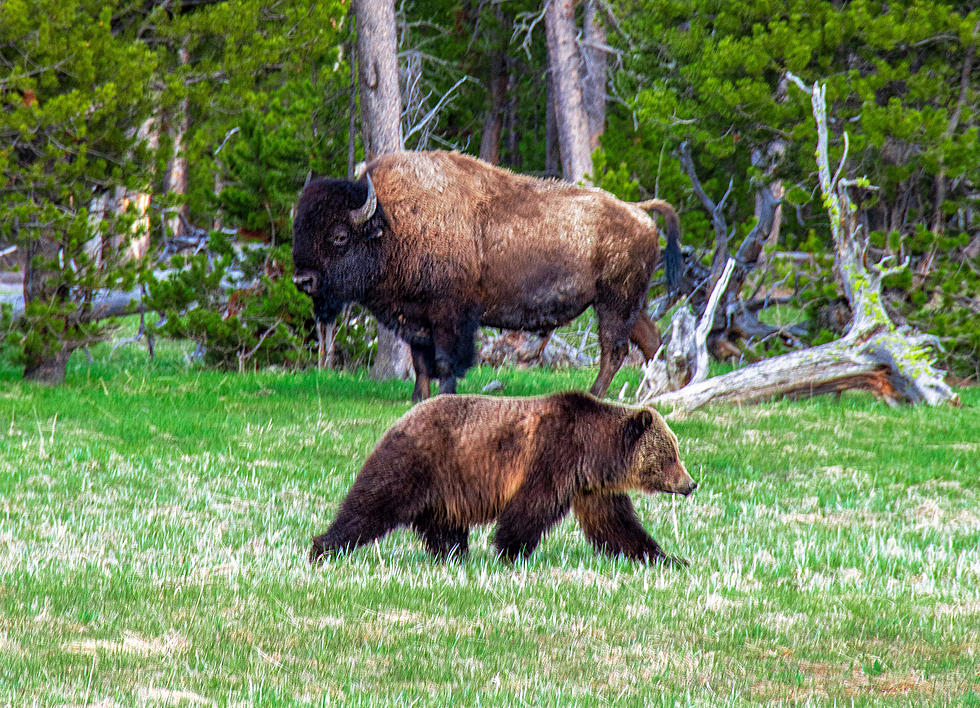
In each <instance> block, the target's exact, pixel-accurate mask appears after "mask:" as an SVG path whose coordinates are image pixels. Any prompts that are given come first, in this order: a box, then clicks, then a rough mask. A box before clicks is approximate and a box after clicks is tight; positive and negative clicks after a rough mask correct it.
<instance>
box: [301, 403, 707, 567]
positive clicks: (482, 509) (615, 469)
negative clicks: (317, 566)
mask: <svg viewBox="0 0 980 708" xmlns="http://www.w3.org/2000/svg"><path fill="white" fill-rule="evenodd" d="M696 486H697V485H696V484H695V483H694V482H693V481H692V480H691V477H690V476H689V475H688V474H687V470H686V469H685V468H684V464H683V463H682V462H681V461H680V457H679V452H678V448H677V437H676V436H675V435H674V433H673V432H671V430H670V428H668V427H667V423H666V422H665V421H664V419H663V418H662V417H661V416H660V414H659V413H657V412H656V411H655V410H652V409H646V408H640V409H637V408H627V407H624V406H619V405H614V404H610V403H604V402H602V401H599V400H597V399H595V398H593V397H592V396H589V395H587V394H583V393H560V394H555V395H551V396H545V397H541V398H500V397H489V396H438V397H437V398H434V399H431V400H428V401H425V402H424V403H421V404H419V405H417V406H416V407H415V408H413V409H412V410H410V411H409V412H408V413H406V414H405V415H404V416H403V417H402V418H401V419H400V420H398V421H397V422H396V423H395V425H394V426H392V428H391V429H390V430H389V431H388V432H387V433H386V434H385V436H384V437H383V438H382V439H381V441H380V442H379V443H378V445H377V446H376V447H375V449H374V451H373V452H372V453H371V455H370V456H369V457H368V459H367V461H366V462H365V463H364V467H363V468H362V469H361V472H360V474H359V475H358V476H357V479H356V480H355V481H354V484H353V486H352V487H351V489H350V491H349V492H348V494H347V496H346V498H345V499H344V500H343V502H342V503H341V505H340V511H339V512H338V514H337V518H336V520H335V521H334V523H333V524H332V525H331V526H330V528H329V529H328V530H327V532H326V533H325V534H323V535H322V536H318V537H316V538H315V539H313V548H312V550H311V551H310V562H311V563H314V562H317V561H319V560H321V559H322V557H323V555H324V554H330V553H334V552H337V551H344V550H350V549H353V548H355V547H357V546H361V545H363V544H366V543H370V542H372V541H374V540H375V539H377V538H380V537H381V536H383V535H385V534H386V533H388V532H389V531H391V530H392V529H395V528H397V527H400V526H411V527H412V528H413V529H414V530H415V532H416V533H418V535H419V536H420V537H421V539H422V541H423V542H424V544H425V546H426V548H427V549H428V551H429V552H430V553H432V554H433V555H435V556H436V557H439V558H444V557H447V556H452V555H464V554H466V552H467V550H468V546H467V539H468V535H469V530H470V527H471V526H473V525H476V524H485V523H489V522H491V521H493V520H494V519H496V521H497V529H496V533H495V535H494V544H495V545H496V546H497V548H498V549H499V551H500V553H501V555H503V556H505V557H506V558H507V559H510V560H513V559H514V558H516V557H518V556H527V555H529V554H530V553H531V552H532V551H533V550H534V549H535V547H536V546H537V545H538V542H539V541H540V540H541V537H542V536H543V535H544V534H545V533H546V532H547V531H548V530H549V529H550V528H551V527H552V526H554V524H556V523H557V522H558V521H559V520H561V518H562V517H563V516H565V514H566V513H568V510H569V508H572V509H574V512H575V516H576V517H577V519H578V522H579V524H580V525H581V527H582V530H583V531H584V532H585V535H586V537H587V538H588V539H589V541H590V542H591V543H592V545H593V546H595V547H596V549H598V550H599V551H601V552H603V553H607V554H610V555H623V556H626V557H628V558H632V559H635V560H638V561H642V562H658V561H663V560H667V559H668V558H667V556H666V555H665V554H664V552H663V550H662V549H661V548H660V546H659V545H658V544H657V542H656V541H655V540H654V539H653V538H652V537H651V536H650V535H649V534H648V533H647V532H646V531H645V530H644V529H643V527H642V526H641V525H640V521H639V519H638V518H637V515H636V511H635V510H634V508H633V504H632V502H631V501H630V498H629V497H628V496H627V495H626V492H627V491H629V490H638V491H643V492H671V493H676V494H684V495H687V494H690V493H691V492H692V491H694V488H695V487H696Z"/></svg>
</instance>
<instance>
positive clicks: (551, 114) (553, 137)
mask: <svg viewBox="0 0 980 708" xmlns="http://www.w3.org/2000/svg"><path fill="white" fill-rule="evenodd" d="M544 95H545V113H544V171H545V173H547V174H548V175H549V176H552V175H559V174H561V158H560V155H559V149H558V119H557V118H556V117H555V82H554V80H553V79H552V78H551V72H550V71H549V72H548V76H547V83H546V85H545V94H544Z"/></svg>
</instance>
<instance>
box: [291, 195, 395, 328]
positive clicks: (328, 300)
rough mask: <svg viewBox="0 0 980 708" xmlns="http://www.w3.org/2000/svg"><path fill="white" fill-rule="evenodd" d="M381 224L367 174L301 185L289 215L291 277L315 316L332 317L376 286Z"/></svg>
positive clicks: (382, 221)
mask: <svg viewBox="0 0 980 708" xmlns="http://www.w3.org/2000/svg"><path fill="white" fill-rule="evenodd" d="M384 227H385V220H384V213H383V212H382V209H381V205H380V204H378V198H377V195H375V193H374V185H373V184H372V183H371V178H370V177H365V179H364V180H362V181H360V182H350V181H348V180H342V179H315V180H312V181H311V182H310V183H309V184H307V185H306V187H305V188H304V189H303V193H302V194H300V197H299V202H298V203H297V204H296V217H295V218H294V219H293V264H294V265H295V275H294V276H293V281H294V282H295V283H296V287H297V288H299V289H300V290H302V291H303V292H305V293H306V294H307V295H309V296H310V297H312V298H313V306H314V311H315V314H316V316H317V318H318V319H321V320H332V319H333V318H334V317H336V316H337V312H338V311H339V310H340V308H341V307H342V306H343V305H344V304H345V303H348V302H354V301H358V300H360V299H361V298H362V297H363V296H364V294H365V292H366V291H367V290H368V289H369V288H370V287H372V286H373V285H374V284H375V282H376V281H377V277H378V273H379V269H380V251H379V248H378V247H377V241H378V237H379V236H381V234H382V233H383V230H384Z"/></svg>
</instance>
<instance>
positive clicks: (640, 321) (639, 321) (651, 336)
mask: <svg viewBox="0 0 980 708" xmlns="http://www.w3.org/2000/svg"><path fill="white" fill-rule="evenodd" d="M630 340H632V342H633V343H634V344H635V345H636V346H638V347H639V348H640V351H641V352H643V358H644V359H646V360H647V361H649V360H650V359H653V358H654V357H655V356H656V355H657V350H658V349H660V330H659V329H658V328H657V325H656V323H655V322H654V321H653V320H651V319H650V316H649V315H648V314H647V313H645V312H643V311H642V310H641V311H640V314H638V315H637V316H636V322H634V323H633V329H632V330H631V331H630Z"/></svg>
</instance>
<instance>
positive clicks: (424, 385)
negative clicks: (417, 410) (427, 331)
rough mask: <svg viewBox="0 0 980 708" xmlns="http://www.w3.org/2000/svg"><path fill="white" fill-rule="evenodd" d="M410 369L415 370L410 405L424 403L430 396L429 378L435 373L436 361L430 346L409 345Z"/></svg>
mask: <svg viewBox="0 0 980 708" xmlns="http://www.w3.org/2000/svg"><path fill="white" fill-rule="evenodd" d="M410 346H411V348H412V367H413V368H414V369H415V389H414V390H413V391H412V403H418V402H419V401H424V400H425V399H426V398H428V397H429V396H431V395H432V383H431V382H432V379H431V376H432V374H433V373H434V372H435V368H436V360H435V352H434V351H433V349H432V345H431V344H429V345H421V344H414V343H413V344H411V345H410Z"/></svg>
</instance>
